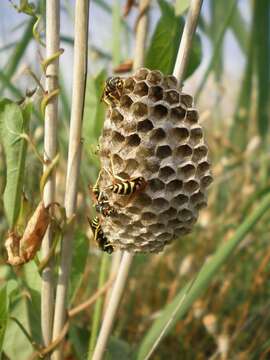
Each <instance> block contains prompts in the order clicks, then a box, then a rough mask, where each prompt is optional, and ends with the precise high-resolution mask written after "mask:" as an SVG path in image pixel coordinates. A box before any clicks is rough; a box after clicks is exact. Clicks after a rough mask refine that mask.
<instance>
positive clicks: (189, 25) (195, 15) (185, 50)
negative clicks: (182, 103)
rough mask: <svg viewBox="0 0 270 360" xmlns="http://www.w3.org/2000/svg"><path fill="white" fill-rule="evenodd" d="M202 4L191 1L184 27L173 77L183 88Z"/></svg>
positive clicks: (196, 0) (200, 1)
mask: <svg viewBox="0 0 270 360" xmlns="http://www.w3.org/2000/svg"><path fill="white" fill-rule="evenodd" d="M202 3H203V0H191V2H190V8H189V12H188V16H187V21H186V24H185V27H184V31H183V35H182V38H181V43H180V46H179V50H178V54H177V58H176V62H175V66H174V71H173V75H174V76H175V77H176V78H177V80H178V83H179V86H180V87H181V86H182V82H183V79H184V75H185V70H186V66H187V62H188V57H189V53H190V49H191V45H192V38H193V35H194V33H195V30H196V27H197V23H198V20H199V15H200V11H201V7H202Z"/></svg>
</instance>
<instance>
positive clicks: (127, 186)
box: [107, 176, 146, 195]
mask: <svg viewBox="0 0 270 360" xmlns="http://www.w3.org/2000/svg"><path fill="white" fill-rule="evenodd" d="M118 181H119V182H116V183H115V184H112V185H110V186H108V188H107V189H109V190H111V191H112V192H113V193H115V194H118V195H131V194H134V193H136V192H138V191H142V190H143V189H144V188H145V186H146V180H145V179H144V178H143V177H142V176H138V177H135V178H132V179H130V180H124V179H122V180H121V181H120V180H118Z"/></svg>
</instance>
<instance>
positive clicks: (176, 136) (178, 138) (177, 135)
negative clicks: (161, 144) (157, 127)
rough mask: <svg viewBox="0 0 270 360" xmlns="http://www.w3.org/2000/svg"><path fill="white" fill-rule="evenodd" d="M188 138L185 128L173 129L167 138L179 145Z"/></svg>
mask: <svg viewBox="0 0 270 360" xmlns="http://www.w3.org/2000/svg"><path fill="white" fill-rule="evenodd" d="M188 137H189V131H188V129H187V128H185V127H175V128H172V129H170V130H169V138H171V139H172V140H174V141H175V142H177V143H179V142H182V141H186V140H187V139H188Z"/></svg>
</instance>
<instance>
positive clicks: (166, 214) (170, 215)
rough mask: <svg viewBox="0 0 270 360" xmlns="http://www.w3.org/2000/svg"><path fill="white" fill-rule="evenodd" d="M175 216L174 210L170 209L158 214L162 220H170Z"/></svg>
mask: <svg viewBox="0 0 270 360" xmlns="http://www.w3.org/2000/svg"><path fill="white" fill-rule="evenodd" d="M176 214H177V211H176V210H175V208H173V207H170V208H169V209H168V210H165V211H164V212H162V213H161V214H160V216H162V218H164V219H166V220H167V219H171V218H173V217H175V215H176Z"/></svg>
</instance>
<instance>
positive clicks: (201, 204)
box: [195, 200, 207, 210]
mask: <svg viewBox="0 0 270 360" xmlns="http://www.w3.org/2000/svg"><path fill="white" fill-rule="evenodd" d="M205 207H207V202H206V200H205V201H202V202H200V203H198V204H196V205H195V209H196V210H201V209H203V208H205Z"/></svg>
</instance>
